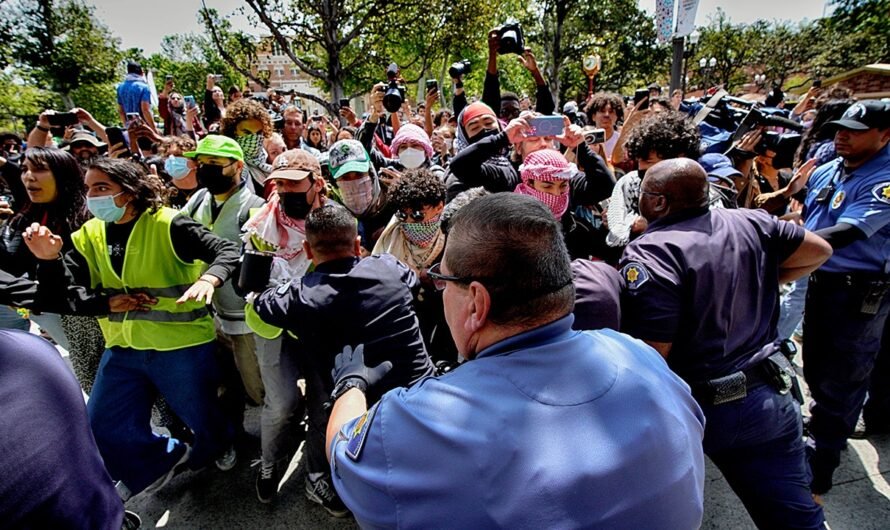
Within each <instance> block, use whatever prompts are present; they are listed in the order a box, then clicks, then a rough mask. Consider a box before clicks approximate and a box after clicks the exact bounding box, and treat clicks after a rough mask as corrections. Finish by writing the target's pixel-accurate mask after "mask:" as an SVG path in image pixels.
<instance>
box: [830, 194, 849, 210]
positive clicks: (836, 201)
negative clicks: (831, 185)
mask: <svg viewBox="0 0 890 530" xmlns="http://www.w3.org/2000/svg"><path fill="white" fill-rule="evenodd" d="M846 197H847V194H846V193H844V190H840V191H838V192H837V193H835V194H834V198H833V199H831V209H832V210H837V209H838V208H840V207H841V204H843V203H844V199H845V198H846Z"/></svg>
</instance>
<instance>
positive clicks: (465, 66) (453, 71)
mask: <svg viewBox="0 0 890 530" xmlns="http://www.w3.org/2000/svg"><path fill="white" fill-rule="evenodd" d="M469 73H470V61H469V59H461V60H460V61H457V62H456V63H452V65H451V68H449V69H448V75H450V76H451V79H460V77H461V76H464V75H467V74H469Z"/></svg>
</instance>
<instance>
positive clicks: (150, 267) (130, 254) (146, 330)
mask: <svg viewBox="0 0 890 530" xmlns="http://www.w3.org/2000/svg"><path fill="white" fill-rule="evenodd" d="M180 213H181V212H179V211H177V210H173V209H171V208H159V209H158V210H157V211H156V212H154V213H151V212H145V213H143V214H142V215H140V217H139V219H138V220H137V221H136V225H135V226H134V227H133V231H132V233H131V234H130V238H129V240H128V241H127V248H126V254H125V256H124V266H123V270H122V274H121V275H120V276H118V275H117V273H116V272H115V271H114V269H113V268H112V266H111V257H110V256H109V254H108V243H107V241H106V237H105V222H104V221H101V220H99V219H91V220H89V221H87V222H86V223H85V224H84V225H83V226H82V227H81V228H80V230H78V231H77V232H74V233H73V234H72V235H71V240H72V242H73V243H74V247H75V248H76V249H77V251H78V252H80V254H81V255H82V256H83V257H84V258H85V259H86V261H87V263H88V264H89V269H90V282H91V287H92V288H93V289H96V288H97V286H101V288H102V290H103V291H104V292H106V293H108V294H120V293H139V292H141V293H146V294H148V295H150V296H152V297H154V298H157V300H158V303H157V304H156V305H154V306H151V311H130V312H127V313H112V314H110V315H108V316H107V317H103V318H100V319H99V325H100V326H101V328H102V333H103V334H104V335H105V344H106V346H108V347H111V346H122V347H126V348H133V349H136V350H159V351H170V350H178V349H181V348H188V347H190V346H197V345H199V344H206V343H208V342H211V341H213V340H214V339H215V338H216V331H215V329H214V326H213V319H212V318H211V317H210V313H209V312H208V310H207V306H206V305H204V303H203V302H196V301H190V302H186V303H184V304H179V305H177V304H176V300H177V299H178V298H179V297H181V296H182V295H183V293H185V291H186V290H188V288H189V287H191V285H192V284H193V283H195V281H197V279H198V278H200V277H201V274H202V271H203V270H204V267H205V265H204V263H203V262H200V261H195V262H193V263H186V262H185V261H183V260H182V259H181V258H180V257H179V256H177V255H176V251H175V250H174V249H173V241H172V239H171V238H170V225H171V223H172V222H173V218H174V217H176V216H177V215H179V214H180Z"/></svg>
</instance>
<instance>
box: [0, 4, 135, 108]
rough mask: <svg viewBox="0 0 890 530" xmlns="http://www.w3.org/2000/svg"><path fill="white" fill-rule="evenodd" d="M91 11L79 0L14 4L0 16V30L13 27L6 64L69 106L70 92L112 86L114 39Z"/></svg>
mask: <svg viewBox="0 0 890 530" xmlns="http://www.w3.org/2000/svg"><path fill="white" fill-rule="evenodd" d="M93 11H94V10H93V8H92V7H89V6H87V5H86V4H84V3H83V2H81V1H80V0H61V1H58V2H57V1H55V0H14V1H12V2H9V3H8V5H7V6H6V9H4V10H3V12H2V13H3V14H2V17H3V22H2V23H0V27H8V26H10V25H11V26H12V27H13V29H12V30H10V31H11V33H10V34H9V36H10V37H11V39H12V41H11V43H10V44H9V45H8V46H9V55H8V58H9V59H10V61H11V64H12V65H13V66H15V67H16V70H17V72H18V74H19V75H21V77H22V78H23V79H25V80H26V81H30V82H33V83H35V84H38V85H40V86H43V87H46V88H47V89H49V90H51V91H53V92H56V93H57V94H59V96H60V97H61V99H62V101H63V103H64V104H65V105H66V106H68V107H72V106H74V101H73V99H72V93H73V92H74V91H75V90H77V89H81V88H83V87H88V86H98V85H102V84H105V83H110V82H112V81H113V80H114V78H115V76H116V71H117V68H118V66H119V64H120V61H121V58H122V55H121V53H120V52H119V51H118V49H119V47H120V42H119V40H118V39H116V38H114V37H113V36H112V35H111V33H110V31H109V30H108V28H107V27H106V26H105V25H104V24H102V23H101V22H100V21H99V20H98V19H96V17H95V16H94V12H93Z"/></svg>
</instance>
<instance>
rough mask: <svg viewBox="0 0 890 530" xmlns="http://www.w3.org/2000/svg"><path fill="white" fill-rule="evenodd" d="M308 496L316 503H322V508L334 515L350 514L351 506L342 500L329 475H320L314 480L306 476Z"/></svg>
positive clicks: (344, 515) (343, 515)
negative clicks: (347, 505) (348, 506)
mask: <svg viewBox="0 0 890 530" xmlns="http://www.w3.org/2000/svg"><path fill="white" fill-rule="evenodd" d="M306 498H307V499H309V500H310V501H312V502H314V503H316V504H320V505H321V507H322V508H324V509H325V510H327V512H328V513H329V514H331V515H332V516H334V517H346V516H348V515H349V508H347V507H346V505H345V504H343V501H341V500H340V497H339V496H338V495H337V492H336V491H335V490H334V487H333V486H332V485H331V483H330V480H329V478H328V477H324V476H322V477H319V478H318V480H316V481H314V482H313V481H312V480H311V479H310V478H309V477H306Z"/></svg>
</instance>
